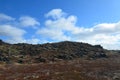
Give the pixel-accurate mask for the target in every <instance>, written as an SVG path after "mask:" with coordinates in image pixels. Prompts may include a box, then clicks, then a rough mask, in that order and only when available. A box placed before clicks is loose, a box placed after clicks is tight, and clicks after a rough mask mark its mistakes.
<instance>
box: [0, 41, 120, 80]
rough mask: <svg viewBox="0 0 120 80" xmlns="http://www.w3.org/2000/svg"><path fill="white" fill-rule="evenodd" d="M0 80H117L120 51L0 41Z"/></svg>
mask: <svg viewBox="0 0 120 80" xmlns="http://www.w3.org/2000/svg"><path fill="white" fill-rule="evenodd" d="M0 80H120V51H119V50H106V49H103V47H102V46H100V45H90V44H87V43H79V42H70V41H63V42H58V43H46V44H37V45H32V44H26V43H19V44H8V43H5V42H3V41H2V40H0Z"/></svg>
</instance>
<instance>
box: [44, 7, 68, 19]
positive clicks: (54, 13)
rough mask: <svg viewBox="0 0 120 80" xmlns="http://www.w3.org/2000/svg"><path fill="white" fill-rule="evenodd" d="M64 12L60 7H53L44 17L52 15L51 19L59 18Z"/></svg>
mask: <svg viewBox="0 0 120 80" xmlns="http://www.w3.org/2000/svg"><path fill="white" fill-rule="evenodd" d="M65 14H66V13H65V12H63V11H62V9H53V10H51V11H50V12H48V13H47V14H46V15H45V16H46V17H52V18H53V19H59V18H61V17H63V16H65Z"/></svg>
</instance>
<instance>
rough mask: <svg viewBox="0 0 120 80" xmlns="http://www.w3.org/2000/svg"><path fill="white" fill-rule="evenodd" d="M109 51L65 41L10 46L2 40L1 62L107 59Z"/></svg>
mask: <svg viewBox="0 0 120 80" xmlns="http://www.w3.org/2000/svg"><path fill="white" fill-rule="evenodd" d="M107 52H108V51H107V50H105V49H103V48H102V46H100V45H94V46H93V45H90V44H87V43H79V42H70V41H63V42H58V43H46V44H38V45H32V44H25V43H19V44H8V43H5V42H3V41H2V40H0V61H1V62H5V63H13V62H17V63H39V62H48V61H58V60H73V59H76V58H84V59H97V58H107V57H108V56H107Z"/></svg>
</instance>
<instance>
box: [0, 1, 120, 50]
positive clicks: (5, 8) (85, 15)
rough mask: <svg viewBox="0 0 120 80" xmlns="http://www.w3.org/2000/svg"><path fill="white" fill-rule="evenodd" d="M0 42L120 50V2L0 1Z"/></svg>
mask: <svg viewBox="0 0 120 80" xmlns="http://www.w3.org/2000/svg"><path fill="white" fill-rule="evenodd" d="M0 39H2V40H3V41H5V42H8V43H12V44H15V43H29V44H42V43H51V42H59V41H77V42H85V43H90V44H92V45H98V44H100V45H102V46H103V47H104V48H105V49H120V0H0Z"/></svg>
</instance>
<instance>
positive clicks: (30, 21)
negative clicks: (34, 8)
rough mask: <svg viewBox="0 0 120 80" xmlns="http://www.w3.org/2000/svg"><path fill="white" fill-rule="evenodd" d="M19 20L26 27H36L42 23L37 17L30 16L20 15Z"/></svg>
mask: <svg viewBox="0 0 120 80" xmlns="http://www.w3.org/2000/svg"><path fill="white" fill-rule="evenodd" d="M19 21H20V24H21V25H22V26H24V27H29V26H31V27H36V26H39V25H40V23H39V22H38V21H37V20H36V19H35V18H33V17H30V16H22V17H20V19H19Z"/></svg>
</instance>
